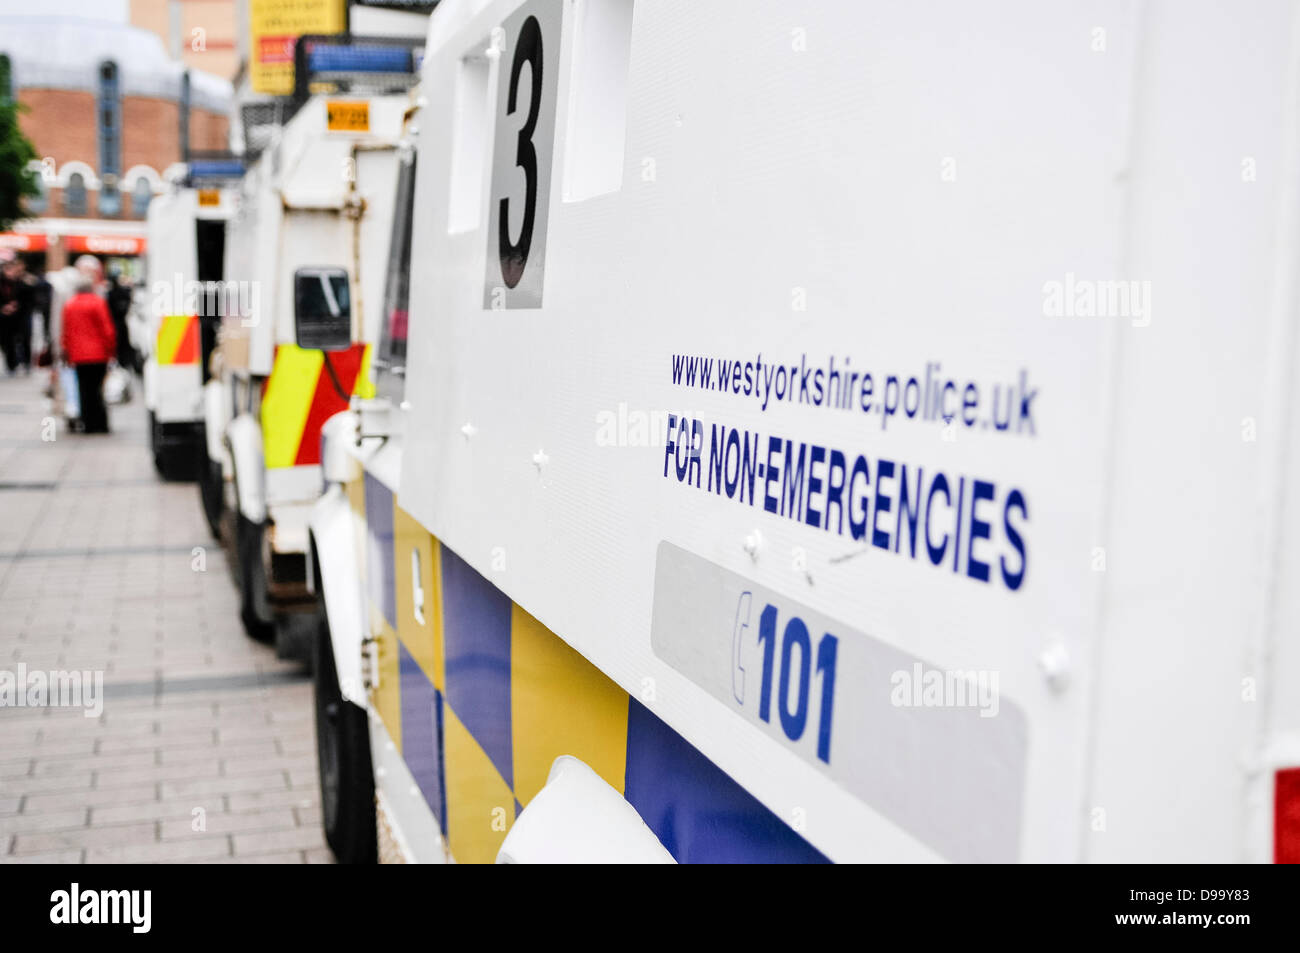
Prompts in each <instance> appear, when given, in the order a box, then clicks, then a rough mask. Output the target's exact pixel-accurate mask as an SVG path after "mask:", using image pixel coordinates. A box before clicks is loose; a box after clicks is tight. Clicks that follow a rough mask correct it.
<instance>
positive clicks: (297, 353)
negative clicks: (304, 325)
mask: <svg viewBox="0 0 1300 953" xmlns="http://www.w3.org/2000/svg"><path fill="white" fill-rule="evenodd" d="M328 357H329V361H330V364H331V366H332V367H333V368H334V373H335V374H336V375H337V376H338V380H339V385H340V386H341V387H342V388H343V390H344V392H345V393H346V394H348V395H355V396H357V397H373V396H374V393H375V388H374V384H373V383H372V382H371V380H370V345H368V344H354V345H352V346H351V347H350V348H348V349H347V350H346V351H331V352H329V355H328ZM325 359H326V354H325V352H324V351H318V350H304V349H303V348H300V347H298V346H297V345H296V344H281V345H279V346H277V347H276V349H275V363H274V364H272V365H271V376H270V377H268V378H267V379H266V383H265V384H264V385H263V390H262V444H263V453H264V454H265V460H266V467H267V468H268V469H274V468H277V467H297V466H311V465H313V464H319V463H320V428H321V425H322V424H323V423H325V421H326V420H328V419H329V418H330V417H332V416H334V415H335V414H337V413H338V412H339V411H341V410H347V409H348V398H347V397H345V396H343V395H342V394H340V393H339V392H338V390H337V389H336V388H335V386H334V383H333V382H332V381H331V380H330V375H329V372H328V371H327V370H325Z"/></svg>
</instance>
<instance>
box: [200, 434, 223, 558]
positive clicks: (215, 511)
mask: <svg viewBox="0 0 1300 953" xmlns="http://www.w3.org/2000/svg"><path fill="white" fill-rule="evenodd" d="M224 489H225V488H224V487H223V486H222V477H221V461H220V460H216V461H214V460H211V459H209V458H208V456H207V454H203V455H201V457H200V462H199V499H200V500H201V501H202V502H203V515H204V517H205V518H206V519H207V521H208V529H209V530H210V531H211V532H212V537H213V539H220V538H221V509H222V505H223V500H222V493H223V491H224Z"/></svg>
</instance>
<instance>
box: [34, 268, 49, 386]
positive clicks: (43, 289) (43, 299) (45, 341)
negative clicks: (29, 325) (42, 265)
mask: <svg viewBox="0 0 1300 953" xmlns="http://www.w3.org/2000/svg"><path fill="white" fill-rule="evenodd" d="M33 277H34V278H35V279H36V280H35V282H33V284H32V318H33V319H34V320H35V322H36V325H37V327H38V328H39V329H40V332H41V342H42V345H43V346H42V347H41V349H40V350H39V351H38V352H37V353H35V354H33V355H32V361H33V363H34V364H35V365H36V366H37V367H49V366H50V364H51V363H52V358H53V355H54V339H53V338H52V337H50V334H51V328H52V327H53V317H52V312H51V310H50V309H51V307H52V306H53V304H54V288H53V287H52V286H51V285H50V282H49V280H48V279H47V278H46V277H45V274H44V272H43V271H42V272H39V273H36V274H34V275H33Z"/></svg>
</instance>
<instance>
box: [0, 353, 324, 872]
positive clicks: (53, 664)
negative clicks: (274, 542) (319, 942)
mask: <svg viewBox="0 0 1300 953" xmlns="http://www.w3.org/2000/svg"><path fill="white" fill-rule="evenodd" d="M42 385H43V379H42V378H41V377H40V376H35V377H31V378H26V379H24V378H5V377H0V404H3V405H5V406H6V407H9V408H14V412H12V413H5V414H2V415H0V672H11V673H17V672H18V671H19V666H20V665H21V666H23V669H22V670H24V671H26V672H28V673H30V672H33V671H40V672H54V673H56V674H58V675H59V676H60V677H66V675H67V674H69V673H72V672H77V673H83V674H82V677H83V678H84V680H85V684H86V685H88V686H91V687H92V688H94V687H95V686H96V685H97V684H99V685H102V689H101V690H100V691H102V694H99V695H98V697H99V698H100V699H101V700H102V711H100V712H99V714H98V716H97V717H91V718H87V717H85V711H84V709H85V707H87V706H86V705H84V704H83V705H82V706H81V707H80V708H50V707H41V706H28V707H20V708H14V707H6V708H0V863H6V864H8V863H64V864H66V863H304V862H312V863H328V862H331V861H332V857H331V856H330V853H329V850H328V848H326V847H325V846H324V842H323V837H322V835H321V830H320V808H319V802H320V799H319V794H318V791H317V789H316V786H315V770H316V746H315V737H314V733H313V720H312V719H313V715H312V707H311V705H312V700H311V688H310V679H309V678H308V677H307V676H306V674H305V673H304V672H302V671H301V670H300V668H299V667H298V666H296V665H294V664H293V663H286V662H285V661H283V660H280V659H277V658H276V657H275V653H274V651H273V650H272V649H271V648H269V647H267V646H265V645H262V644H259V643H256V642H253V641H251V640H249V639H248V638H247V637H246V636H245V635H244V633H243V630H242V628H241V627H240V624H239V619H238V594H237V592H236V591H235V588H234V586H233V585H232V584H231V579H230V572H229V569H228V567H227V565H226V562H225V555H224V553H223V551H222V548H221V546H220V545H219V544H218V543H216V542H215V541H214V540H213V539H212V538H211V536H210V534H209V533H208V530H207V527H206V524H205V523H204V520H203V516H202V511H201V508H200V504H199V497H198V490H197V488H196V487H195V486H194V485H193V484H190V483H165V482H163V481H162V480H160V479H159V478H158V477H157V476H156V474H155V473H154V470H153V462H152V458H151V455H150V453H149V451H148V447H147V430H146V426H147V420H146V412H145V410H144V408H143V406H142V405H141V403H140V398H139V388H137V389H136V398H135V403H133V404H128V405H125V406H121V407H113V408H111V409H110V416H111V421H112V427H113V433H112V434H111V435H109V436H106V437H86V436H78V435H75V434H70V433H67V432H66V431H65V430H63V429H62V426H61V425H60V429H59V431H58V434H57V436H56V438H55V439H54V440H53V441H48V442H47V441H44V440H42V439H41V427H42V420H43V418H45V417H46V416H49V415H50V408H49V403H48V400H47V399H46V398H45V397H44V396H43V395H42V393H41V391H42ZM97 678H99V679H102V682H100V683H97V682H96V679H97ZM200 817H201V818H202V823H201V824H197V826H199V827H201V828H202V829H201V830H195V827H196V818H200Z"/></svg>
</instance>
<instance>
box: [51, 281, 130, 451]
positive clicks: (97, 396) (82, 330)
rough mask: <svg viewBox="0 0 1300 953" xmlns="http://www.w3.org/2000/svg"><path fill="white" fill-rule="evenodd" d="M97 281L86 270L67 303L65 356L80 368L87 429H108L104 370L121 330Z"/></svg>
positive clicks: (64, 309) (83, 411)
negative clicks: (117, 326) (96, 284)
mask: <svg viewBox="0 0 1300 953" xmlns="http://www.w3.org/2000/svg"><path fill="white" fill-rule="evenodd" d="M94 289H95V286H94V283H93V281H92V280H91V279H90V278H89V277H88V276H87V275H85V274H84V273H83V274H82V275H81V277H80V279H79V280H78V282H77V285H76V292H77V293H76V294H75V295H73V296H72V298H71V299H70V300H69V301H68V303H67V304H66V305H64V306H63V340H62V349H63V356H64V359H65V360H66V361H67V362H68V363H69V364H71V365H72V367H73V368H74V369H75V370H76V372H77V391H78V396H79V400H80V404H81V424H82V430H83V432H84V433H108V408H107V407H105V406H104V373H105V372H106V371H107V370H108V362H109V361H110V360H112V359H113V355H114V352H115V351H116V349H117V332H116V331H115V330H114V329H113V318H112V316H111V315H110V314H109V313H108V305H107V304H105V302H104V299H103V298H101V297H100V296H99V295H97V294H95V290H94Z"/></svg>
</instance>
